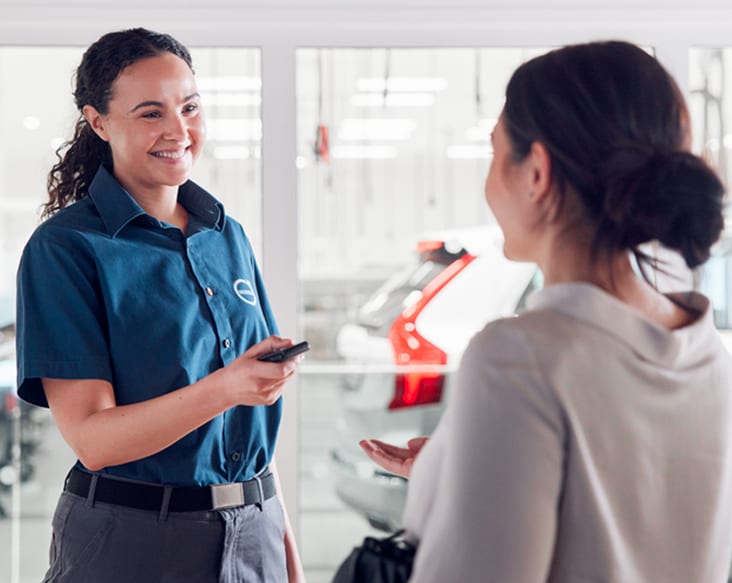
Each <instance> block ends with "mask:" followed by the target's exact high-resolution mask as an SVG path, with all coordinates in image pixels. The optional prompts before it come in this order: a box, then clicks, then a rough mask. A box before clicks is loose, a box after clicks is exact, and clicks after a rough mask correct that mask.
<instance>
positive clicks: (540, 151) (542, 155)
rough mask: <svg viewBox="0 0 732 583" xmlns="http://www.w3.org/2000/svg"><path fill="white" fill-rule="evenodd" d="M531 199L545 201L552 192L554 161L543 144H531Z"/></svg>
mask: <svg viewBox="0 0 732 583" xmlns="http://www.w3.org/2000/svg"><path fill="white" fill-rule="evenodd" d="M529 159H530V160H531V162H530V168H529V170H530V172H531V174H530V176H529V181H530V185H531V198H532V199H534V200H536V201H537V202H539V201H544V200H545V199H546V197H547V196H548V195H549V193H550V192H551V190H552V160H551V156H549V151H548V150H547V149H546V146H545V145H544V144H542V143H541V142H534V143H533V144H531V150H530V151H529Z"/></svg>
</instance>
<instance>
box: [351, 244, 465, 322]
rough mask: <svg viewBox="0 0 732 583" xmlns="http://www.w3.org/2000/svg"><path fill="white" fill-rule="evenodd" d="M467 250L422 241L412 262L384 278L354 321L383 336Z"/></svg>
mask: <svg viewBox="0 0 732 583" xmlns="http://www.w3.org/2000/svg"><path fill="white" fill-rule="evenodd" d="M466 253H467V251H465V249H463V248H460V249H459V250H449V249H447V248H446V246H445V245H444V243H442V242H439V244H437V243H435V242H422V243H420V244H419V245H418V251H417V253H415V254H414V256H413V261H412V262H411V263H410V264H409V265H407V266H406V267H404V268H402V269H400V270H399V271H397V272H396V273H395V274H394V275H392V276H391V277H390V278H389V279H387V280H386V281H385V282H384V283H383V284H382V285H381V286H379V288H378V289H377V290H376V291H375V292H374V293H373V294H372V295H371V296H370V297H369V299H368V300H367V301H366V303H365V304H364V305H363V307H361V309H360V310H359V313H358V322H359V324H361V325H362V326H364V327H366V328H369V329H370V330H372V331H373V332H375V333H379V334H383V335H384V336H386V335H387V333H388V332H389V328H391V325H392V324H393V323H394V320H395V319H396V318H397V316H399V314H401V313H402V311H403V310H404V309H405V308H407V307H409V306H410V305H412V304H413V303H414V302H416V301H417V300H419V298H420V297H421V292H422V290H423V289H424V288H425V286H426V285H427V284H428V283H429V282H430V281H432V280H433V279H434V278H435V277H437V275H438V274H439V273H440V272H442V271H443V270H444V269H445V268H446V267H447V266H448V265H450V264H451V263H452V262H453V261H455V260H457V259H459V258H460V257H462V256H463V255H465V254H466Z"/></svg>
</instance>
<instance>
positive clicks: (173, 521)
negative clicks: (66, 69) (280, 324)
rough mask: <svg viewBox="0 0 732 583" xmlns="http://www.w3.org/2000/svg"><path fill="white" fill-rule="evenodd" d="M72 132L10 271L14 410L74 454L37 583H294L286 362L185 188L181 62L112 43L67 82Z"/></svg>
mask: <svg viewBox="0 0 732 583" xmlns="http://www.w3.org/2000/svg"><path fill="white" fill-rule="evenodd" d="M74 96H75V99H76V105H77V107H78V108H79V111H80V113H81V117H80V119H79V122H78V124H77V126H76V131H75V133H74V137H73V138H72V140H71V141H70V142H69V143H67V144H66V145H65V146H64V147H63V148H62V149H61V151H64V150H65V151H64V152H63V155H62V156H61V155H60V156H59V158H60V161H59V163H58V164H56V166H54V168H53V169H52V171H51V174H50V176H49V180H48V186H49V188H48V190H49V201H48V203H47V204H46V206H45V213H44V215H45V216H46V217H47V220H45V221H44V222H43V223H42V224H41V225H40V226H39V227H38V228H37V229H36V231H35V233H34V234H33V235H32V236H31V238H30V240H29V242H28V244H27V246H26V248H25V250H24V252H23V256H22V259H21V263H20V266H19V271H18V316H17V344H18V346H17V348H18V350H17V352H18V387H19V393H20V395H21V396H22V397H23V398H24V399H26V400H28V401H30V402H32V403H35V404H37V405H40V406H48V407H50V409H51V412H52V414H53V417H54V419H55V421H56V424H57V426H58V428H59V430H60V431H61V434H62V435H63V437H64V439H65V440H66V441H67V442H68V443H69V445H70V446H71V448H72V449H73V450H74V452H75V453H76V455H77V456H78V462H77V463H76V465H75V466H74V467H73V468H72V470H71V471H70V473H69V475H68V477H67V478H66V481H65V484H64V491H63V494H62V496H61V499H60V501H59V503H58V506H57V508H56V512H55V514H54V518H53V539H52V542H51V565H50V568H49V570H48V573H47V574H46V577H45V579H44V581H46V582H59V583H60V582H62V581H73V582H74V583H83V582H90V583H92V582H93V583H99V582H102V581H103V582H105V583H130V582H133V581H134V582H136V583H145V582H149V583H160V582H164V581H169V582H175V583H184V582H191V583H205V582H211V583H214V582H220V583H224V582H227V583H228V582H231V583H233V582H235V581H236V582H241V581H247V582H257V581H260V582H264V581H266V582H267V583H270V582H279V581H288V580H289V581H290V582H294V581H303V580H304V577H303V573H302V567H301V565H300V561H299V558H298V553H297V548H296V545H295V541H294V537H293V535H292V531H291V528H290V526H289V522H288V520H287V516H286V514H285V513H284V512H283V508H282V506H281V504H280V502H279V500H278V497H277V491H278V489H279V484H278V483H277V482H278V480H277V473H276V467H275V462H274V459H273V453H274V447H275V442H276V437H277V431H278V427H279V422H280V417H281V413H282V405H281V399H280V395H281V393H282V390H283V386H284V384H285V383H286V382H287V380H288V379H289V378H290V377H291V376H292V375H293V374H294V372H295V368H296V365H297V361H298V359H297V358H296V359H292V360H290V361H287V362H284V363H267V362H261V361H259V357H260V356H262V355H264V354H265V353H267V352H270V351H272V350H276V349H281V348H284V347H286V346H289V345H291V344H292V343H291V341H290V340H288V339H285V338H280V337H279V336H277V335H276V334H277V326H276V324H275V320H274V317H273V314H272V310H271V308H270V305H269V302H268V300H267V296H266V293H265V290H264V287H263V285H262V279H261V276H260V272H259V269H258V267H257V264H256V261H255V259H254V254H253V252H252V249H251V246H250V243H249V241H248V239H247V237H246V235H245V233H244V231H243V229H242V227H241V225H239V224H238V223H237V222H236V221H235V220H233V219H232V218H231V217H228V216H227V215H226V214H225V211H224V208H223V206H222V205H221V203H219V202H218V201H217V200H216V199H215V198H214V197H213V196H211V195H210V194H209V193H208V192H206V191H205V190H204V189H203V188H201V187H200V186H198V185H196V184H195V183H193V182H191V181H190V180H189V175H190V172H191V169H192V167H193V164H194V163H195V161H196V159H197V158H198V156H199V154H200V152H201V148H202V147H203V143H204V136H205V124H204V118H203V111H202V108H201V97H200V95H199V93H198V90H197V88H196V82H195V77H194V74H193V69H192V64H191V57H190V54H189V53H188V51H187V50H186V48H185V47H184V46H183V45H181V44H180V43H179V42H177V41H176V40H175V39H173V38H171V37H170V36H168V35H165V34H158V33H155V32H151V31H148V30H145V29H141V28H138V29H132V30H126V31H121V32H114V33H110V34H107V35H105V36H103V37H101V38H100V39H99V40H98V41H96V42H95V43H94V44H93V45H91V46H90V47H89V49H88V50H87V51H86V53H85V54H84V56H83V58H82V62H81V64H80V66H79V68H78V70H77V74H76V90H75V92H74Z"/></svg>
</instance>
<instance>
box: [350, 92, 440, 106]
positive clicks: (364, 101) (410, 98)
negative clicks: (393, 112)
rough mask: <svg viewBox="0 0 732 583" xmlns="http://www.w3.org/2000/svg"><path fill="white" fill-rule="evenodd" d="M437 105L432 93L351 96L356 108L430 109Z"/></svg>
mask: <svg viewBox="0 0 732 583" xmlns="http://www.w3.org/2000/svg"><path fill="white" fill-rule="evenodd" d="M434 103H435V96H434V95H433V94H432V93H387V94H386V101H385V100H384V94H383V93H356V95H353V96H351V105H353V106H355V107H384V106H386V107H430V106H431V105H434Z"/></svg>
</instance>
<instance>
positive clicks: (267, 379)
mask: <svg viewBox="0 0 732 583" xmlns="http://www.w3.org/2000/svg"><path fill="white" fill-rule="evenodd" d="M288 346H292V340H289V339H286V338H280V337H279V336H270V337H269V338H265V339H264V340H262V341H261V342H259V343H257V344H255V345H253V346H251V347H250V348H249V350H247V351H246V352H245V353H244V354H242V355H241V356H239V357H238V358H237V359H236V360H234V361H233V362H232V363H231V364H229V365H228V366H226V367H224V368H223V369H221V370H220V371H219V374H220V375H221V380H222V381H223V383H224V387H225V388H226V390H227V392H228V394H229V395H230V396H231V401H232V404H233V405H250V406H254V405H271V404H273V403H274V402H275V401H277V399H279V398H280V395H281V394H282V388H283V386H284V385H285V383H286V382H287V381H288V380H289V379H290V377H291V376H292V375H293V374H295V369H296V368H297V364H298V363H299V362H300V361H301V360H302V359H303V357H302V355H298V356H295V357H293V358H291V359H289V360H286V361H284V362H276V363H274V362H262V361H260V360H258V358H259V357H260V356H264V355H265V354H267V353H268V352H272V351H273V350H280V349H282V348H287V347H288Z"/></svg>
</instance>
